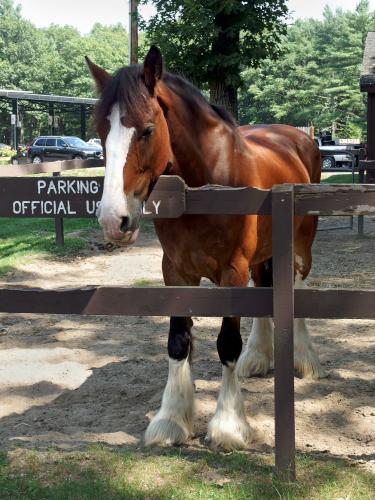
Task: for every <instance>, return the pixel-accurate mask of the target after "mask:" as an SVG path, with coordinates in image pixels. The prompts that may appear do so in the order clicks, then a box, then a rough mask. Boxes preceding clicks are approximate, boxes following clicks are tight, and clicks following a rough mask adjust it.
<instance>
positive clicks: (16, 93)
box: [0, 89, 97, 106]
mask: <svg viewBox="0 0 375 500" xmlns="http://www.w3.org/2000/svg"><path fill="white" fill-rule="evenodd" d="M1 97H7V98H9V99H21V100H23V101H39V102H56V103H61V104H88V105H90V106H94V105H95V104H96V102H97V99H89V98H86V97H68V96H62V95H48V94H34V93H33V92H29V91H24V90H7V89H0V98H1Z"/></svg>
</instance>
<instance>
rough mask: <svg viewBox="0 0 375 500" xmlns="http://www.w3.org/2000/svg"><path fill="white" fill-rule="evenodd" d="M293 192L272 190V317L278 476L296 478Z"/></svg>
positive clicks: (285, 188)
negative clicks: (273, 327)
mask: <svg viewBox="0 0 375 500" xmlns="http://www.w3.org/2000/svg"><path fill="white" fill-rule="evenodd" d="M293 226H294V191H293V186H292V185H288V184H284V185H277V186H274V187H273V189H272V258H273V266H272V267H273V319H274V325H275V340H274V359H275V464H276V476H277V477H278V478H279V479H282V480H284V481H293V480H294V479H295V424H294V346H293V329H294V245H293V237H294V235H293V233H294V231H293V229H294V227H293Z"/></svg>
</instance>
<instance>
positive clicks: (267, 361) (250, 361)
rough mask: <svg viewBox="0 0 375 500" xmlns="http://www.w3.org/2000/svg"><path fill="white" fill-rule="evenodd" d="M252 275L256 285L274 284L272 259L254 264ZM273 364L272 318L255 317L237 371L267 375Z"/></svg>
mask: <svg viewBox="0 0 375 500" xmlns="http://www.w3.org/2000/svg"><path fill="white" fill-rule="evenodd" d="M251 277H252V280H253V281H254V284H255V286H256V287H269V286H272V259H269V260H268V261H266V262H262V263H261V264H257V265H255V266H252V269H251ZM272 365H273V322H272V318H254V319H253V325H252V328H251V332H250V335H249V338H248V340H247V343H246V346H245V349H244V350H243V351H242V354H241V356H240V358H239V360H238V363H237V373H238V375H239V376H240V377H251V376H253V375H266V374H267V372H268V371H269V369H270V368H272Z"/></svg>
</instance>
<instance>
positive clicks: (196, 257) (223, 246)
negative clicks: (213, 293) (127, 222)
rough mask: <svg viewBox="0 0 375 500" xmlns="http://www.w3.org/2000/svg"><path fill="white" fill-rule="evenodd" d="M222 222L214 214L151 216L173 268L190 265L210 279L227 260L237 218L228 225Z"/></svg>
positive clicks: (236, 230)
mask: <svg viewBox="0 0 375 500" xmlns="http://www.w3.org/2000/svg"><path fill="white" fill-rule="evenodd" d="M226 219H229V218H226ZM237 219H238V218H237ZM223 222H224V221H222V220H221V221H220V220H219V218H218V217H216V218H214V217H202V216H200V217H195V216H189V217H182V218H181V219H178V220H168V221H164V220H155V228H156V232H157V235H158V237H159V240H160V243H161V245H162V247H163V250H164V252H165V253H166V254H167V256H168V258H169V259H170V260H171V262H172V263H173V264H174V265H175V266H176V268H178V269H184V270H185V271H188V270H189V269H191V271H192V272H194V273H196V274H200V275H201V276H206V277H208V278H211V279H214V278H215V276H216V275H217V274H218V273H219V271H220V269H221V268H222V267H223V266H224V265H225V264H226V263H227V262H228V261H230V258H231V255H232V254H233V251H234V249H235V248H236V246H237V244H238V233H239V229H240V226H241V224H239V221H237V222H236V223H234V224H231V225H230V224H229V225H228V224H225V223H223Z"/></svg>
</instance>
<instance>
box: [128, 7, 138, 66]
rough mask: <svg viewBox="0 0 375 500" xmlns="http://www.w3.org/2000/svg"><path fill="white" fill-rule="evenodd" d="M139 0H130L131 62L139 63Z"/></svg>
mask: <svg viewBox="0 0 375 500" xmlns="http://www.w3.org/2000/svg"><path fill="white" fill-rule="evenodd" d="M137 15H138V0H129V63H130V64H137V63H138V18H137Z"/></svg>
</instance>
